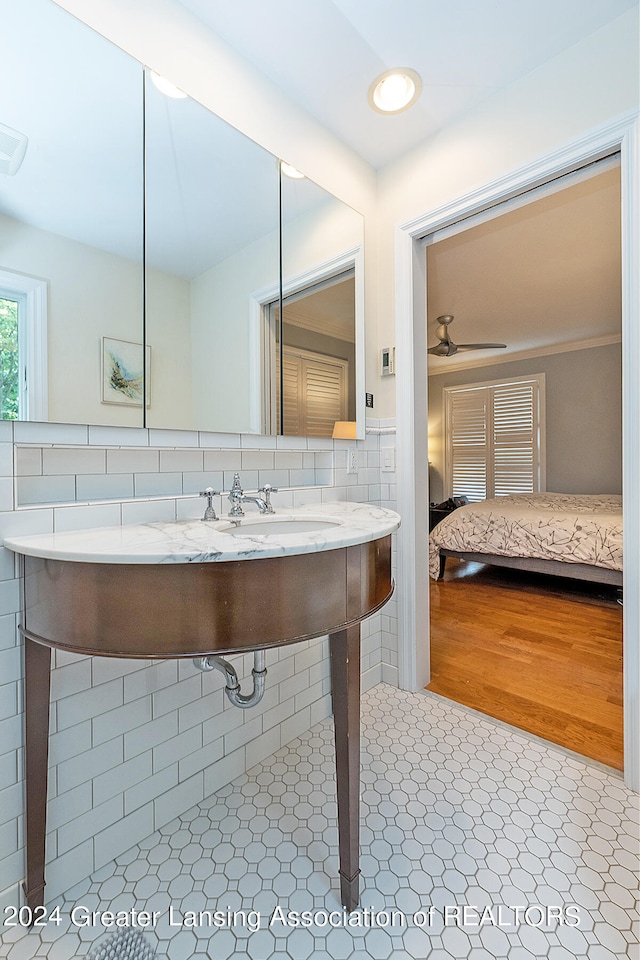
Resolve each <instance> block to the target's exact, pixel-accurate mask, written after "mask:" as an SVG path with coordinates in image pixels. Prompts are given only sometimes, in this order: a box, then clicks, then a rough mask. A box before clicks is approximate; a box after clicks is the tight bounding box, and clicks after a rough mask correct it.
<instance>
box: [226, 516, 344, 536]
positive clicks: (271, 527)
mask: <svg viewBox="0 0 640 960" xmlns="http://www.w3.org/2000/svg"><path fill="white" fill-rule="evenodd" d="M339 526H342V524H341V523H340V521H338V520H324V519H321V520H318V519H315V518H314V517H290V518H287V519H285V518H283V519H282V520H280V519H278V518H277V517H276V518H274V519H273V520H272V519H271V518H267V517H265V518H264V519H262V520H249V522H247V521H245V520H241V521H240V524H239V525H238V526H237V527H236V526H233V527H230V528H229V529H228V530H225V533H229V534H231V536H232V537H269V536H276V535H278V536H280V535H281V534H287V533H316V532H318V531H321V530H328V529H329V528H330V527H339Z"/></svg>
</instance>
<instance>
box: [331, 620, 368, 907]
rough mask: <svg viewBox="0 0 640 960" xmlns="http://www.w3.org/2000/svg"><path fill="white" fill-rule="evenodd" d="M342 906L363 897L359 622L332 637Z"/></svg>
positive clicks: (353, 903) (352, 905)
mask: <svg viewBox="0 0 640 960" xmlns="http://www.w3.org/2000/svg"><path fill="white" fill-rule="evenodd" d="M329 649H330V652H331V696H332V702H333V718H334V728H335V740H336V780H337V790H338V847H339V853H340V893H341V900H342V904H343V906H345V907H346V908H347V910H355V909H356V907H357V906H358V902H359V898H360V625H359V624H357V625H356V626H353V627H348V628H347V629H346V630H341V631H340V632H339V633H334V634H332V635H331V636H330V637H329Z"/></svg>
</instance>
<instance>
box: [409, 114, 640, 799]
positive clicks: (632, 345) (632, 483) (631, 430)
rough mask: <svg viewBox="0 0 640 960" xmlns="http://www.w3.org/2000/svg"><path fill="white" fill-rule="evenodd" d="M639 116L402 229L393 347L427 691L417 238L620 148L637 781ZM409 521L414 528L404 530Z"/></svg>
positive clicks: (416, 673)
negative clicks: (399, 372)
mask: <svg viewBox="0 0 640 960" xmlns="http://www.w3.org/2000/svg"><path fill="white" fill-rule="evenodd" d="M635 142H636V125H635V120H634V119H632V120H631V121H630V120H629V119H627V118H623V119H622V120H620V121H616V122H614V123H611V124H610V125H608V126H606V127H603V128H601V129H599V130H596V131H595V132H593V133H592V134H591V135H589V136H587V137H585V138H583V139H582V140H581V141H580V142H576V143H573V144H568V145H566V146H565V147H564V148H561V149H559V150H557V151H556V152H554V154H553V155H551V156H549V157H547V158H542V159H540V160H539V161H536V162H535V163H533V164H531V165H529V166H528V167H526V168H523V169H522V170H518V171H515V172H513V173H512V174H510V175H509V176H505V177H501V178H500V179H499V180H496V181H495V182H493V183H491V184H488V185H486V186H485V187H484V188H482V189H481V190H478V191H474V193H472V194H469V195H468V196H463V197H459V198H456V199H455V200H454V201H452V202H449V203H446V204H444V205H443V206H441V207H438V208H436V209H434V210H432V211H431V212H430V213H429V214H427V215H425V216H423V217H422V218H419V219H413V220H412V221H410V222H407V223H406V224H403V225H401V226H399V227H398V228H397V231H396V264H397V286H396V351H397V362H398V368H399V369H400V368H404V369H407V370H409V369H410V370H411V376H410V377H408V378H398V381H397V384H396V390H397V394H396V395H397V433H398V478H399V484H398V507H399V510H400V513H401V514H402V516H403V527H404V532H401V538H400V542H399V547H398V579H399V594H400V600H401V603H400V610H399V681H400V685H401V686H402V687H403V688H405V689H422V688H423V686H424V685H425V684H426V683H428V682H429V679H430V677H429V671H430V663H429V647H428V645H427V644H424V643H422V644H418V643H417V639H416V638H417V637H422V638H423V637H425V636H428V612H429V608H428V599H427V598H426V596H425V591H424V584H425V582H427V580H426V578H427V549H426V538H425V537H424V530H426V528H427V523H428V503H426V502H424V500H423V498H422V497H421V496H417V493H418V491H421V490H423V489H426V487H427V442H426V435H425V434H424V433H423V432H422V430H421V424H423V423H424V422H425V421H426V419H427V396H426V382H427V373H426V350H427V340H426V328H425V324H424V317H425V315H426V270H425V265H424V263H423V258H421V256H420V243H421V238H423V237H425V236H428V235H430V234H432V233H434V232H435V231H437V230H439V229H442V228H444V227H447V226H450V225H451V224H453V223H455V222H457V221H459V220H461V219H464V218H465V217H467V216H470V215H472V214H475V213H478V212H480V211H483V210H487V209H489V208H491V207H493V206H494V205H496V204H497V203H500V202H502V201H503V200H504V199H508V198H510V197H514V196H516V195H518V194H521V193H523V192H526V191H527V190H529V189H531V188H532V187H535V186H538V185H540V184H542V183H545V182H549V181H550V180H552V179H554V178H555V177H557V176H558V175H561V174H564V173H565V172H567V171H570V170H572V169H575V168H577V167H579V166H582V165H584V164H585V163H587V162H590V161H592V160H594V159H597V158H599V157H602V156H605V155H608V154H610V153H611V152H612V151H614V150H617V149H620V151H621V155H622V212H623V250H622V274H623V312H622V339H623V383H624V385H625V387H624V393H623V451H624V457H623V488H624V490H627V491H630V495H629V496H627V497H625V501H624V523H625V530H626V532H627V534H626V542H625V569H624V580H625V584H627V585H628V586H629V589H628V590H627V591H626V603H625V606H624V645H625V649H624V655H625V656H624V728H625V766H624V769H625V781H626V783H627V784H628V785H629V786H630V787H631V788H632V789H638V788H639V787H640V762H639V760H638V754H639V750H638V746H639V744H640V724H639V719H638V692H639V687H640V682H639V674H640V669H639V667H640V664H639V660H640V658H639V650H638V633H639V627H640V606H639V603H638V597H637V591H636V589H635V584H636V583H637V579H638V576H639V575H640V562H639V561H640V509H639V507H638V504H637V497H635V496H633V495H632V494H633V491H635V490H637V489H638V486H639V485H640V459H639V458H638V455H637V451H636V443H635V434H636V432H637V429H638V422H639V420H640V385H639V384H638V381H637V376H635V375H634V370H637V369H638V368H640V332H639V329H638V327H639V324H640V316H639V312H640V311H639V308H638V278H637V276H636V274H635V270H634V268H633V264H634V260H633V251H634V250H635V249H636V248H637V244H638V242H639V239H640V237H639V233H640V224H639V222H638V212H637V210H638V205H637V204H638V196H639V194H640V183H639V174H638V169H637V165H636V163H635V162H634V156H635V154H634V150H635ZM407 527H409V529H408V530H407Z"/></svg>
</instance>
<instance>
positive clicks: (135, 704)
mask: <svg viewBox="0 0 640 960" xmlns="http://www.w3.org/2000/svg"><path fill="white" fill-rule="evenodd" d="M150 720H151V697H141V698H140V699H139V700H132V701H131V702H130V703H126V704H124V705H123V706H122V707H116V708H115V709H114V710H109V711H108V712H107V713H103V714H101V716H99V717H94V718H93V719H92V720H91V742H92V744H93V746H94V747H97V746H99V744H101V743H105V742H106V741H107V740H112V739H113V738H114V737H119V736H122V735H123V734H125V733H127V731H129V730H135V729H136V728H137V727H141V726H143V725H144V724H145V723H147V722H148V721H150ZM72 729H74V728H72Z"/></svg>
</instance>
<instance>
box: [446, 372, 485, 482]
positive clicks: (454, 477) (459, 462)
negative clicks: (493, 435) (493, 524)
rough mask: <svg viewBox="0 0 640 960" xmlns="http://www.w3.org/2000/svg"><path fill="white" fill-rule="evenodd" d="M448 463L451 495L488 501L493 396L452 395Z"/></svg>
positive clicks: (479, 392)
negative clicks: (489, 419)
mask: <svg viewBox="0 0 640 960" xmlns="http://www.w3.org/2000/svg"><path fill="white" fill-rule="evenodd" d="M448 396H449V402H450V406H449V417H448V423H449V431H448V432H449V444H450V448H449V463H450V468H451V486H450V489H451V495H452V496H453V497H460V496H467V497H469V499H470V500H485V499H486V497H487V496H488V494H487V462H488V459H489V436H488V430H487V421H488V409H489V401H490V396H489V392H488V391H487V390H486V389H482V390H462V391H459V392H458V391H456V392H455V393H453V392H452V393H449V395H448Z"/></svg>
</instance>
